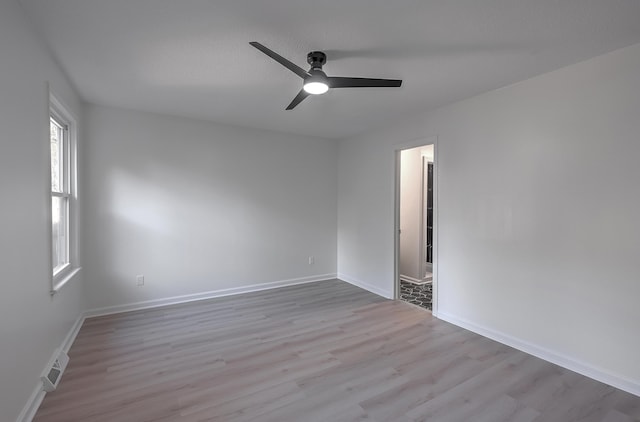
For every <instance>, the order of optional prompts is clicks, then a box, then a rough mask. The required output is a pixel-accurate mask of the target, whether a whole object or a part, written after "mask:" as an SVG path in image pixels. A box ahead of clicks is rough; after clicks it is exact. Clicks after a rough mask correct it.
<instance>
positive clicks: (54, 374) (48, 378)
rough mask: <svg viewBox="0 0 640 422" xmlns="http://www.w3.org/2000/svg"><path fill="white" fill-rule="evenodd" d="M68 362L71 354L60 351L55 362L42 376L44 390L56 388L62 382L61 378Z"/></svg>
mask: <svg viewBox="0 0 640 422" xmlns="http://www.w3.org/2000/svg"><path fill="white" fill-rule="evenodd" d="M68 363H69V356H68V355H67V354H66V353H65V352H64V351H60V353H58V354H57V356H56V357H55V359H53V363H52V364H51V365H50V366H49V370H48V371H47V372H46V373H45V374H44V375H42V377H41V378H42V385H43V386H44V391H46V392H49V391H53V390H55V389H56V387H57V386H58V384H59V383H60V378H62V373H63V372H64V370H65V368H66V367H67V364H68Z"/></svg>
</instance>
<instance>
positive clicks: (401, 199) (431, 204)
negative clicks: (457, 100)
mask: <svg viewBox="0 0 640 422" xmlns="http://www.w3.org/2000/svg"><path fill="white" fill-rule="evenodd" d="M396 155H397V156H396V165H397V169H396V170H397V171H396V179H397V180H396V289H395V290H396V298H397V299H400V300H403V301H406V302H409V303H412V304H414V305H417V306H420V307H422V308H424V309H427V310H429V311H432V312H433V310H434V302H435V300H434V299H435V295H434V287H435V286H434V285H435V276H434V274H435V252H436V248H435V246H436V245H435V240H436V236H435V233H436V230H435V222H436V221H435V216H436V213H435V205H436V196H435V192H436V191H435V188H436V180H435V176H436V172H435V166H436V163H435V143H428V144H423V145H419V146H415V147H407V148H403V149H399V150H397V151H396Z"/></svg>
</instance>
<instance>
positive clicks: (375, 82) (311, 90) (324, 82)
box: [249, 41, 402, 110]
mask: <svg viewBox="0 0 640 422" xmlns="http://www.w3.org/2000/svg"><path fill="white" fill-rule="evenodd" d="M249 44H251V45H252V46H254V47H255V48H257V49H258V50H260V51H262V52H263V53H264V54H266V55H267V56H269V57H271V58H272V59H273V60H275V61H277V62H278V63H280V64H281V65H283V66H284V67H286V68H287V69H289V70H290V71H292V72H293V73H295V74H296V75H298V76H300V77H301V78H302V79H303V81H304V83H303V86H302V89H301V90H300V92H298V95H296V97H295V98H294V99H293V101H291V104H289V105H288V106H287V110H292V109H293V108H294V107H295V106H297V105H298V104H300V103H301V102H302V100H304V99H305V98H307V97H308V96H309V95H319V94H324V93H325V92H327V91H328V90H329V88H371V87H375V88H379V87H391V88H397V87H399V86H400V85H402V80H399V79H372V78H345V77H341V76H327V74H326V73H324V72H323V71H322V66H323V65H324V64H325V63H326V62H327V55H326V54H325V53H323V52H322V51H312V52H311V53H309V54H307V63H309V65H311V69H309V71H306V70H304V69H302V68H301V67H300V66H298V65H296V64H294V63H292V62H290V61H289V60H287V59H285V58H284V57H282V56H281V55H279V54H278V53H276V52H275V51H273V50H270V49H269V48H267V47H265V46H264V45H262V44H260V43H259V42H256V41H252V42H250V43H249Z"/></svg>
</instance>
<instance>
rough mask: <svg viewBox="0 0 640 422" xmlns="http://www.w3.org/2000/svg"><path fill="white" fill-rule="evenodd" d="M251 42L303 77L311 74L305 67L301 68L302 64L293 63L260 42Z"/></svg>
mask: <svg viewBox="0 0 640 422" xmlns="http://www.w3.org/2000/svg"><path fill="white" fill-rule="evenodd" d="M249 44H251V45H252V46H254V47H255V48H257V49H258V50H260V51H262V52H263V53H264V54H266V55H267V56H269V57H271V58H272V59H273V60H275V61H277V62H278V63H280V64H281V65H283V66H284V67H286V68H287V69H289V70H290V71H292V72H293V73H295V74H296V75H298V76H300V77H301V78H303V79H304V78H306V77H308V76H309V73H308V72H307V71H306V70H304V69H303V68H301V67H300V66H298V65H296V64H294V63H291V62H290V61H289V60H287V59H285V58H284V57H282V56H281V55H280V54H278V53H276V52H275V51H273V50H271V49H269V48H267V47H265V46H264V45H262V44H260V43H259V42H256V41H251V42H250V43H249Z"/></svg>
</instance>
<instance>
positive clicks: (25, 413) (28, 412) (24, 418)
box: [16, 314, 84, 422]
mask: <svg viewBox="0 0 640 422" xmlns="http://www.w3.org/2000/svg"><path fill="white" fill-rule="evenodd" d="M83 322H84V315H83V314H81V315H80V316H78V318H77V319H76V320H75V322H74V323H73V325H72V326H71V329H70V330H69V332H68V333H67V335H66V336H64V339H63V340H62V344H61V345H60V347H59V348H58V349H56V350H64V351H65V353H66V352H68V351H69V349H70V348H71V345H72V344H73V342H74V340H75V339H76V336H77V335H78V332H79V331H80V327H82V323H83ZM49 366H50V362H49V363H48V364H47V367H45V368H43V372H44V371H46V369H47V368H48V367H49ZM45 394H47V393H46V392H45V391H44V390H43V389H42V381H38V384H37V385H36V387H35V388H34V390H33V392H32V393H31V396H29V400H27V404H25V406H24V407H23V408H22V411H21V412H20V414H19V415H18V419H17V420H16V421H17V422H31V421H32V420H33V417H34V416H35V415H36V412H37V411H38V408H39V407H40V405H41V404H42V400H44V396H45Z"/></svg>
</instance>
